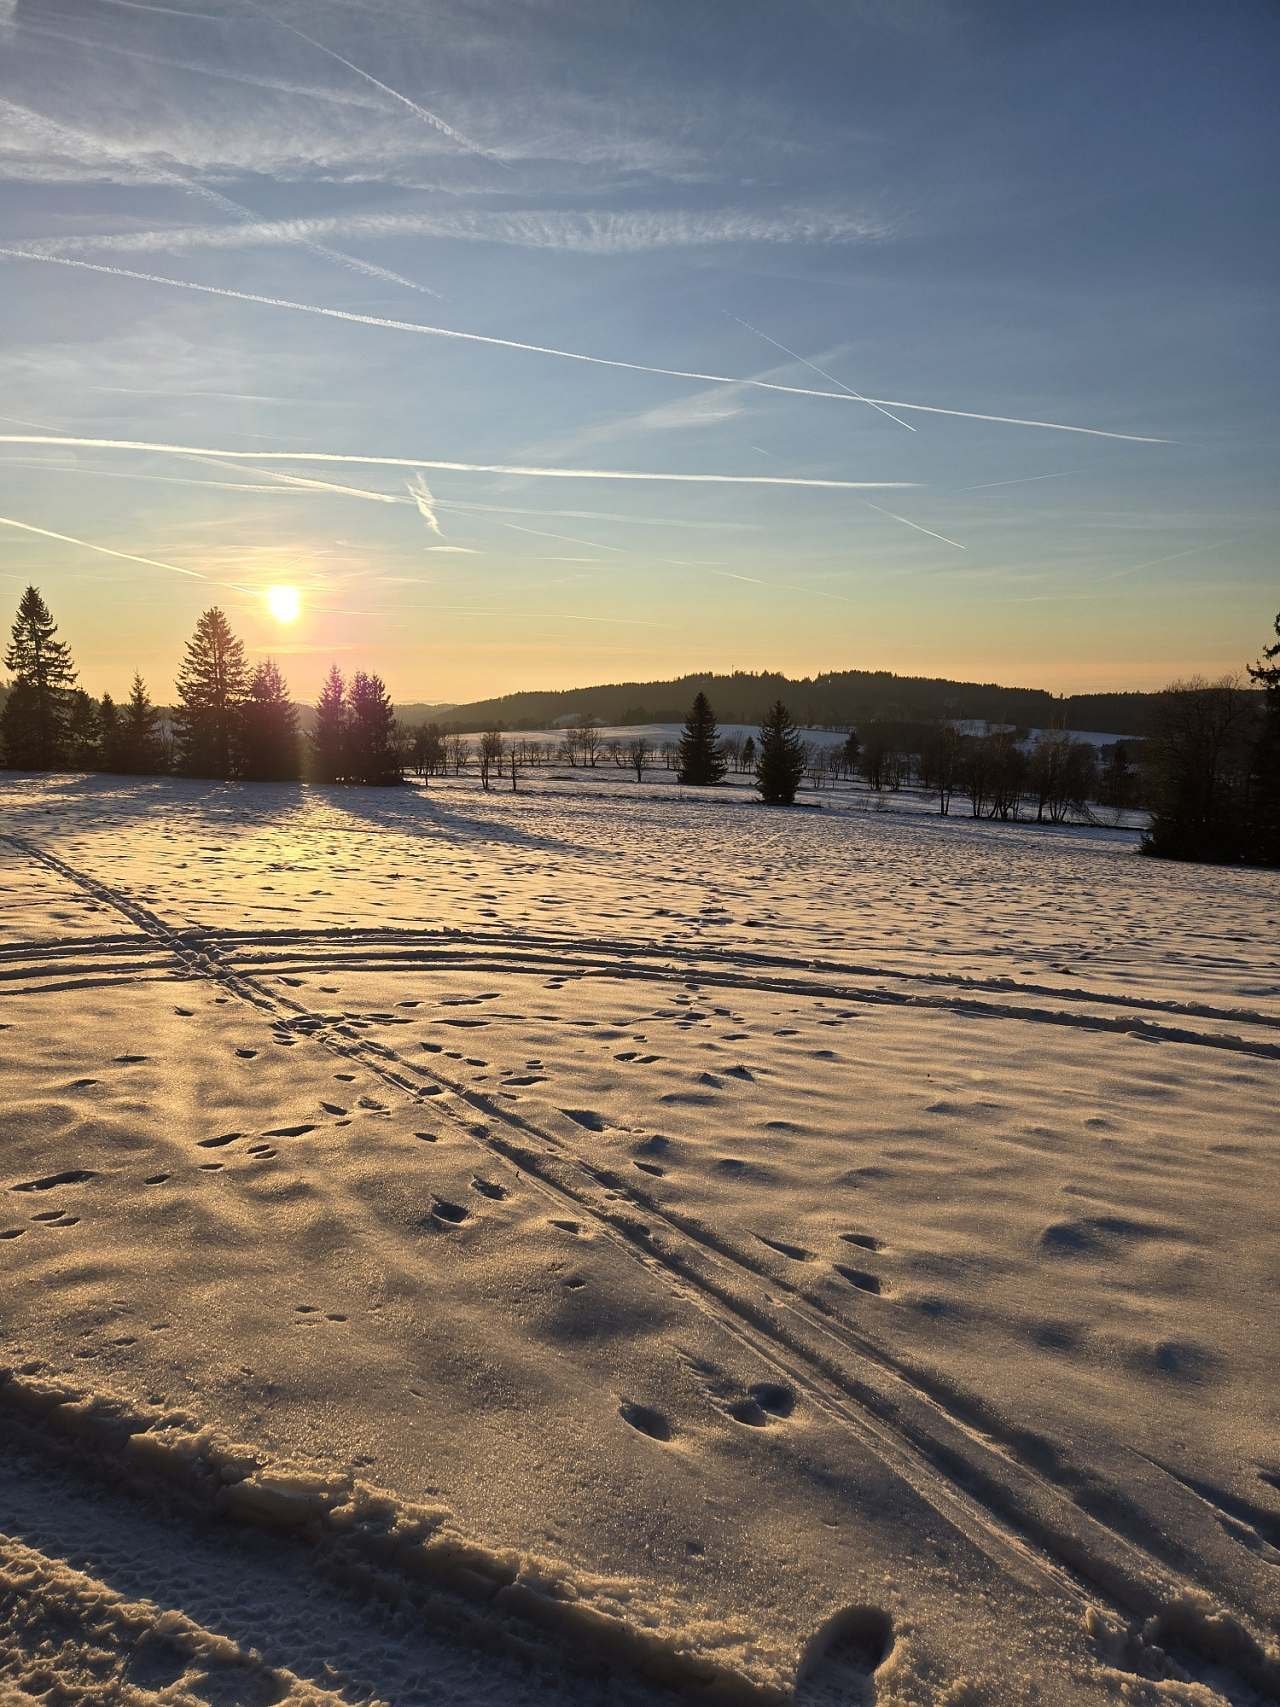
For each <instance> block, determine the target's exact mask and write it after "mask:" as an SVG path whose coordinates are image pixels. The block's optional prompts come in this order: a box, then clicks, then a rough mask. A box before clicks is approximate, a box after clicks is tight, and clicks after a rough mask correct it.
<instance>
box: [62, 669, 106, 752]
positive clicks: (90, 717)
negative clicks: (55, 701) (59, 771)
mask: <svg viewBox="0 0 1280 1707" xmlns="http://www.w3.org/2000/svg"><path fill="white" fill-rule="evenodd" d="M66 711H67V718H66V747H65V756H66V762H67V764H68V765H69V766H70V767H71V769H72V770H73V771H91V770H93V769H94V768H95V767H96V766H97V763H98V760H99V758H100V756H101V749H100V746H99V742H100V740H101V736H102V724H101V720H100V719H99V716H98V706H97V701H96V700H94V699H92V698H91V697H90V695H88V694H87V693H86V692H85V691H84V689H83V688H72V690H71V692H70V693H69V694H68V695H67V707H66Z"/></svg>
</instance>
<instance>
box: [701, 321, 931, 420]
mask: <svg viewBox="0 0 1280 1707" xmlns="http://www.w3.org/2000/svg"><path fill="white" fill-rule="evenodd" d="M729 318H730V320H737V321H738V325H739V326H745V327H746V329H747V331H748V332H754V333H755V335H756V337H757V338H763V339H764V341H765V343H766V344H772V345H773V347H774V349H775V350H781V351H782V353H783V355H784V356H790V357H791V359H792V361H796V362H800V363H802V364H803V365H804V366H805V367H807V368H810V369H812V371H813V372H814V373H816V374H818V375H819V376H820V377H821V378H823V379H827V380H830V382H831V384H832V385H838V386H839V387H840V389H841V391H847V392H848V393H849V395H850V397H856V398H857V399H858V402H859V403H869V404H870V405H871V407H872V408H873V409H879V410H880V413H881V414H882V415H888V416H889V419H890V420H891V421H897V422H898V425H899V426H900V427H905V428H906V429H907V431H908V432H909V433H914V432H916V431H917V429H916V428H915V427H913V426H912V425H911V423H910V421H902V420H899V419H898V417H897V416H896V415H894V414H891V413H890V411H889V410H888V409H885V408H883V407H882V406H881V405H880V404H879V403H876V402H874V401H873V400H872V399H871V398H870V397H864V396H863V395H862V393H861V392H860V391H855V390H854V389H853V387H852V386H851V385H846V384H845V382H844V381H843V380H842V379H837V378H836V376H835V374H833V373H828V372H827V370H826V368H824V367H819V366H818V364H817V362H811V361H810V360H809V358H808V356H802V355H799V354H797V352H796V351H795V350H789V349H788V348H787V346H786V345H785V344H780V343H779V342H778V340H777V339H776V338H771V337H770V336H769V334H768V333H767V332H762V331H761V330H760V328H759V327H758V326H753V325H752V324H751V322H750V321H749V320H740V319H738V316H737V315H736V314H731V315H730V316H729Z"/></svg>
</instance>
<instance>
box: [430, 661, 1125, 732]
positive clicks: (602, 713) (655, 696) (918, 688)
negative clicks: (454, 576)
mask: <svg viewBox="0 0 1280 1707" xmlns="http://www.w3.org/2000/svg"><path fill="white" fill-rule="evenodd" d="M699 689H701V690H702V692H704V693H705V694H706V695H707V697H708V698H709V699H710V701H711V703H712V705H713V707H714V708H715V713H716V716H717V717H718V718H719V720H720V721H721V722H722V723H758V722H759V721H760V719H761V717H762V716H763V714H764V712H765V710H766V708H767V707H768V706H769V705H771V704H772V702H773V701H774V700H775V699H782V700H784V701H785V702H786V704H787V706H788V708H789V709H790V711H791V714H792V716H793V717H794V718H795V719H796V721H797V722H798V723H802V724H805V725H807V726H808V727H810V728H834V729H839V728H843V727H846V726H848V725H850V724H861V723H867V722H870V721H871V720H873V719H875V718H887V719H894V720H904V721H912V722H915V721H920V722H929V721H933V720H935V719H938V718H944V717H955V718H974V719H981V720H983V721H986V722H991V723H1012V724H1016V725H1018V726H1019V727H1024V728H1035V729H1044V728H1050V727H1054V726H1057V727H1061V728H1065V729H1078V730H1097V731H1098V732H1100V733H1104V734H1113V735H1144V734H1146V732H1147V720H1148V716H1149V713H1150V708H1151V706H1152V704H1153V703H1154V701H1155V699H1156V697H1157V696H1156V695H1155V694H1151V693H1093V694H1068V695H1065V696H1063V697H1059V696H1057V695H1054V694H1051V693H1048V692H1046V691H1045V689H1043V688H1007V687H1000V686H998V685H997V684H996V683H994V682H952V681H946V680H943V679H941V678H938V677H933V676H897V675H894V674H893V673H892V672H891V671H889V670H837V671H833V672H832V673H830V674H828V675H821V676H802V677H799V678H798V679H795V680H793V679H792V678H791V677H789V676H782V675H771V674H763V675H753V674H751V673H749V672H747V671H745V670H735V671H734V673H733V674H732V675H728V676H716V675H696V676H679V677H677V678H676V679H675V680H674V681H667V682H610V683H605V684H603V685H601V686H599V687H589V688H566V689H563V690H561V691H559V692H547V693H512V694H504V695H503V696H502V697H501V698H500V699H485V700H477V701H476V702H474V703H473V704H471V705H456V706H454V707H453V708H452V710H450V711H448V712H447V713H445V714H444V715H443V716H442V717H441V718H440V721H441V723H443V724H444V725H445V726H446V727H448V728H452V729H463V730H473V729H486V728H490V727H494V726H499V727H501V728H503V729H545V728H548V727H549V726H550V725H551V724H553V723H555V722H556V721H557V720H558V719H561V718H565V717H576V716H583V715H590V716H594V717H595V718H597V719H598V720H599V721H600V722H601V723H605V724H619V723H676V722H679V721H681V720H682V719H683V717H684V715H685V713H686V711H687V710H688V709H689V702H690V701H691V700H692V699H693V696H694V695H695V694H696V693H697V692H698V691H699Z"/></svg>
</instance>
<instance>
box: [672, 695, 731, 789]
mask: <svg viewBox="0 0 1280 1707" xmlns="http://www.w3.org/2000/svg"><path fill="white" fill-rule="evenodd" d="M724 773H725V759H724V754H723V753H722V752H721V751H720V737H719V732H718V730H717V729H716V718H715V713H714V712H713V711H712V709H711V702H710V700H708V698H707V696H706V694H704V693H699V694H698V695H697V696H696V698H695V699H694V702H693V704H692V705H691V706H690V707H689V715H688V717H686V718H685V724H684V733H683V734H682V735H681V737H680V749H679V752H678V754H677V758H676V774H677V776H678V777H679V779H680V781H681V782H688V783H693V784H695V785H696V786H697V787H699V788H705V787H708V786H709V785H710V784H712V783H717V782H722V781H723V780H724Z"/></svg>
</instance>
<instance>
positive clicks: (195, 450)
mask: <svg viewBox="0 0 1280 1707" xmlns="http://www.w3.org/2000/svg"><path fill="white" fill-rule="evenodd" d="M0 444H4V445H67V446H70V447H71V448H72V449H76V448H78V449H80V450H137V451H146V452H153V453H156V454H158V455H163V456H191V457H221V458H222V459H223V460H224V461H227V462H354V463H362V464H364V465H366V466H373V467H378V468H439V469H443V470H444V471H445V472H446V473H450V474H515V475H520V476H523V477H528V478H530V479H540V480H662V481H673V482H676V483H678V484H681V485H709V486H804V487H817V488H820V489H823V490H827V491H835V492H877V491H883V490H885V489H886V488H888V489H891V490H895V491H896V490H901V489H902V488H904V487H914V486H915V485H916V484H917V482H916V481H914V480H813V479H801V478H800V477H798V476H795V475H777V474H652V473H648V472H637V471H635V470H634V469H621V468H534V467H526V466H525V465H523V464H521V463H505V462H440V461H436V460H434V459H432V458H430V457H425V456H355V455H352V454H350V453H349V452H346V451H322V450H219V449H213V448H210V447H208V446H204V445H167V444H156V443H154V442H152V441H151V440H148V439H90V438H76V437H71V436H69V435H58V436H49V435H45V436H41V437H37V436H35V435H34V434H31V433H0ZM901 519H903V518H901V517H899V520H901ZM908 525H909V526H911V525H914V524H910V523H909V524H908ZM921 531H922V532H925V533H927V532H928V529H927V528H925V529H922V530H921ZM948 543H949V544H954V543H955V542H954V540H952V541H948ZM963 549H964V548H963V546H962V547H961V550H963Z"/></svg>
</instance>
